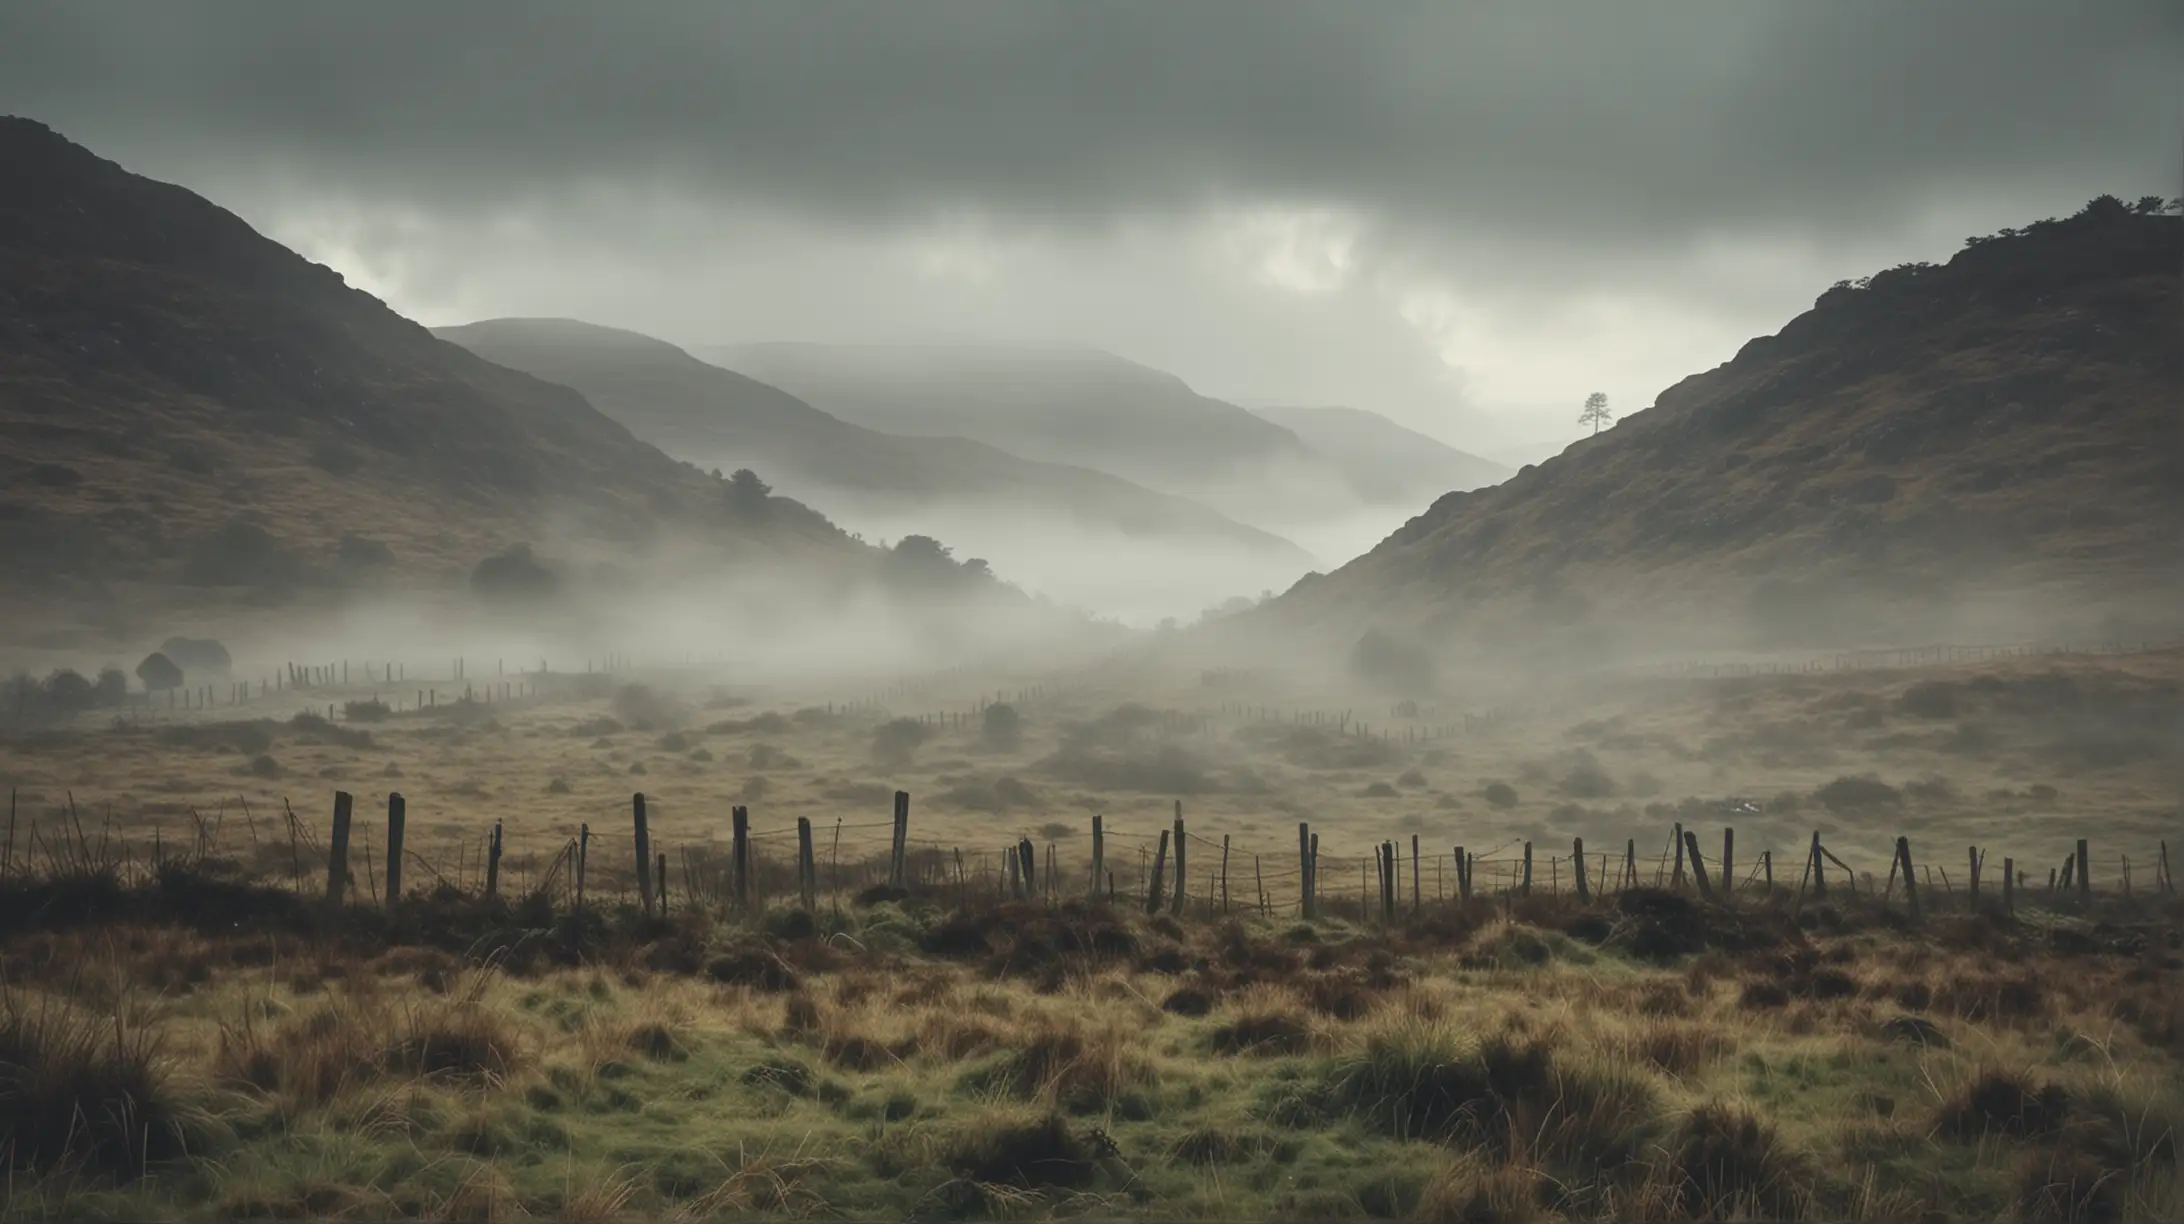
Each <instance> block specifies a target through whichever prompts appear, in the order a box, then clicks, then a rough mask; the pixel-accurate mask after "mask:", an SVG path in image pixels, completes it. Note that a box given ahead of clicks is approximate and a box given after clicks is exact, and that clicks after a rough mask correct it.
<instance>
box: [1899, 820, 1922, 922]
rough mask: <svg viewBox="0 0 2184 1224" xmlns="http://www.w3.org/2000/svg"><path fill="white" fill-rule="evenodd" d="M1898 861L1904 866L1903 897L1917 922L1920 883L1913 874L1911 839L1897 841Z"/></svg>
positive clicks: (1904, 838)
mask: <svg viewBox="0 0 2184 1224" xmlns="http://www.w3.org/2000/svg"><path fill="white" fill-rule="evenodd" d="M1896 861H1897V862H1898V863H1900V864H1902V865H1903V897H1904V900H1905V901H1906V902H1908V903H1909V904H1910V906H1911V917H1912V920H1913V921H1916V920H1917V919H1918V917H1919V883H1918V880H1917V879H1916V878H1915V877H1914V876H1913V875H1912V873H1911V839H1910V838H1908V837H1899V838H1897V839H1896Z"/></svg>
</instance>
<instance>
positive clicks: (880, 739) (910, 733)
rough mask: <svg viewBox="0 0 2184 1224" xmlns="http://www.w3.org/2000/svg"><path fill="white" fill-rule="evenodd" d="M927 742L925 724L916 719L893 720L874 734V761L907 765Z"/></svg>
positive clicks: (881, 725)
mask: <svg viewBox="0 0 2184 1224" xmlns="http://www.w3.org/2000/svg"><path fill="white" fill-rule="evenodd" d="M925 740H926V727H925V724H924V723H921V722H919V721H918V720H917V719H915V718H896V719H891V720H889V721H888V722H885V723H882V724H880V727H879V729H878V730H876V731H874V732H873V733H872V759H873V760H875V761H877V762H879V763H880V764H882V765H890V766H896V767H900V766H903V765H907V764H909V763H910V758H911V757H912V756H913V755H915V754H916V752H917V750H918V749H919V748H920V747H922V746H924V744H925Z"/></svg>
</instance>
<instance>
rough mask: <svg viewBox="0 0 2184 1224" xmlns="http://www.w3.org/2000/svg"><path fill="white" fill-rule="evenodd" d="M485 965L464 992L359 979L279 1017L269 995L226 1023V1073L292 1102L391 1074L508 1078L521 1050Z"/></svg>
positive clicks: (473, 1082)
mask: <svg viewBox="0 0 2184 1224" xmlns="http://www.w3.org/2000/svg"><path fill="white" fill-rule="evenodd" d="M485 980H486V979H485V977H484V975H482V974H481V975H479V976H478V978H477V980H476V981H475V982H473V983H472V984H470V985H468V986H466V987H465V988H464V989H462V990H460V991H459V992H453V993H450V994H448V995H427V996H424V997H422V998H408V999H403V1000H401V1001H398V1002H390V1001H388V1000H387V999H385V998H384V997H383V996H381V995H379V994H378V993H377V992H376V991H375V990H373V989H371V988H369V987H367V986H362V985H357V986H352V987H349V988H347V989H344V990H342V991H338V992H334V993H332V994H330V995H329V997H328V998H327V999H326V1001H325V1002H324V1003H323V1004H321V1005H320V1006H318V1007H317V1008H315V1009H313V1010H311V1011H309V1012H307V1013H304V1014H302V1015H301V1016H295V1017H290V1018H283V1019H274V1018H271V1017H269V1016H268V1015H267V1014H266V1013H267V1012H268V1010H269V1009H268V1008H267V1007H265V1006H264V1005H262V1004H261V1005H260V1006H258V1007H253V1008H247V1009H245V1010H244V1011H243V1013H242V1014H241V1016H240V1017H239V1018H237V1019H235V1020H233V1021H231V1022H229V1023H227V1024H224V1025H222V1026H221V1029H220V1035H219V1050H218V1056H217V1059H216V1066H217V1068H218V1070H219V1072H220V1074H221V1075H222V1077H223V1078H225V1079H227V1080H229V1081H231V1082H234V1083H237V1084H240V1085H244V1086H247V1087H249V1088H252V1089H255V1090H257V1091H258V1092H261V1093H264V1094H266V1095H269V1096H280V1097H285V1098H288V1099H289V1100H290V1101H291V1102H292V1103H293V1104H294V1105H297V1106H310V1105H322V1104H325V1103H327V1102H329V1101H332V1100H334V1099H335V1098H336V1097H338V1096H340V1095H342V1094H343V1093H344V1092H345V1091H347V1090H349V1089H351V1088H354V1087H360V1086H362V1085H365V1084H368V1083H371V1082H373V1081H376V1080H380V1079H385V1078H390V1077H397V1078H401V1077H406V1078H412V1079H423V1080H431V1081H434V1082H438V1083H445V1084H451V1085H458V1086H486V1085H491V1084H496V1083H499V1082H501V1081H502V1080H504V1079H506V1077H507V1076H508V1074H509V1073H510V1072H511V1071H512V1070H513V1069H514V1068H515V1066H516V1065H517V1062H518V1061H519V1058H520V1053H519V1050H520V1043H519V1041H518V1038H517V1036H516V1033H515V1030H514V1029H513V1027H512V1026H511V1025H510V1022H509V1020H508V1018H507V1017H506V1016H505V1015H504V1014H503V1013H502V1012H501V1011H499V1010H498V1009H496V1008H495V1007H493V1006H490V1005H489V1004H488V1003H487V1002H486V1001H485V999H484V998H483V997H482V995H483V992H484V986H485Z"/></svg>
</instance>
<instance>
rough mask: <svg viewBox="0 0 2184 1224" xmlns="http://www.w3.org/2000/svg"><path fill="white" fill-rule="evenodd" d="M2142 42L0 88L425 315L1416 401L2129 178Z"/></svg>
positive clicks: (515, 24)
mask: <svg viewBox="0 0 2184 1224" xmlns="http://www.w3.org/2000/svg"><path fill="white" fill-rule="evenodd" d="M2180 62H2184V8H2180V7H2179V6H2177V5H2176V4H2174V3H2170V2H2166V0H2143V2H2141V0H2098V2H2095V3H2086V4H2056V3H2053V2H2052V0H1949V2H1936V3H1920V4H1901V3H1887V2H1881V0H1856V2H1849V3H1823V4H1810V3H1788V2H1782V3H1739V4H1720V3H1710V2H1709V3H1686V2H1681V0H1677V2H1669V0H1655V2H1652V3H1646V4H1599V3H1571V2H1567V0H1529V2H1528V3H1525V4H1523V5H1496V6H1479V7H1473V6H1464V5H1454V4H1447V3H1394V2H1388V3H1374V4H1370V5H1341V4H1325V3H1315V4H1303V3H1272V4H1257V3H1255V4H1242V3H1234V4H1230V3H1213V4H1152V3H1139V4H1076V3H1059V2H1028V0H1027V2H1019V3H998V2H977V3H967V2H954V0H925V2H920V3H915V4H879V5H846V4H791V3H773V4H748V5H746V4H736V5H720V4H710V3H707V4H700V3H647V4H643V5H636V6H610V5H601V4H594V3H539V2H531V0H527V2H524V3H515V2H513V0H511V2H509V3H505V4H485V3H479V4H457V5H442V4H428V3H413V2H409V0H395V2H385V0H382V2H378V3H372V4H354V5H345V6H339V7H336V6H331V5H298V4H286V3H240V2H214V0H171V2H167V3H161V4H156V5H150V4H118V3H81V2H67V0H56V2H53V3H34V4H20V3H19V4H15V5H10V6H8V7H7V8H6V9H5V10H4V11H0V110H4V111H12V112H15V113H20V114H26V115H29V116H32V117H34V118H39V119H42V120H45V121H47V122H49V123H52V124H54V125H55V126H57V127H59V128H61V130H63V131H64V132H65V133H67V134H69V135H71V136H73V137H75V138H76V139H79V140H82V141H84V142H86V143H88V144H90V145H91V146H92V147H93V148H95V149H97V150H99V151H101V152H104V153H106V154H107V155H109V156H113V157H116V158H119V159H122V160H124V161H126V162H128V163H130V164H132V165H133V166H135V167H137V168H140V169H143V170H145V171H146V172H149V173H155V174H159V175H161V176H163V177H171V178H175V179H177V180H179V181H183V182H185V183H188V184H190V185H192V186H194V187H197V188H198V189H199V190H202V191H205V192H207V193H208V194H213V195H215V196H216V197H217V198H220V199H221V201H222V202H223V203H226V204H228V205H229V206H230V207H233V208H235V209H236V210H237V211H239V212H241V213H243V214H244V215H245V216H246V217H247V218H249V219H251V220H252V221H253V222H255V223H257V224H259V225H260V226H261V228H266V229H268V230H269V231H270V232H273V233H274V234H275V235H276V236H279V237H282V238H284V239H285V240H288V241H291V242H292V243H294V244H296V245H299V246H301V247H303V248H304V249H306V250H307V251H308V252H309V253H312V254H313V255H314V256H315V257H318V258H322V259H328V260H330V261H332V262H336V263H337V266H342V267H343V270H344V271H350V272H352V273H355V274H357V279H359V280H360V282H362V283H365V284H367V286H368V287H373V288H375V290H377V291H380V292H382V293H383V294H385V295H387V296H389V297H390V299H391V300H393V302H394V304H396V305H397V306H398V307H401V308H404V309H408V310H411V311H412V312H413V313H421V314H426V315H430V316H434V317H432V318H431V320H430V321H433V322H446V321H453V320H454V318H455V317H456V316H459V315H461V314H462V313H464V312H475V313H480V314H484V313H530V314H536V313H559V314H575V315H580V316H583V317H588V318H595V319H597V320H598V321H601V322H608V323H618V324H622V325H626V326H633V327H637V328H639V329H641V330H648V331H653V332H655V333H659V334H665V335H668V336H669V337H670V338H673V339H677V340H682V341H685V342H694V343H695V342H708V341H728V340H741V339H755V338H774V337H785V338H818V339H864V338H879V337H881V336H883V335H884V336H896V335H902V334H909V333H911V332H913V331H914V330H915V329H916V328H918V327H926V328H937V329H940V330H944V331H946V332H948V333H949V334H950V335H953V336H957V337H988V338H995V339H1023V340H1033V339H1036V340H1041V341H1051V340H1055V339H1065V338H1067V339H1075V340H1078V341H1081V342H1084V343H1091V344H1099V345H1104V346H1108V347H1114V348H1117V349H1120V350H1123V351H1124V352H1125V354H1126V355H1129V356H1133V357H1138V358H1140V359H1142V360H1147V361H1150V362H1153V363H1155V364H1163V365H1166V366H1168V367H1169V368H1173V369H1177V370H1178V372H1180V373H1183V374H1185V376H1186V377H1188V378H1190V379H1192V381H1194V382H1195V383H1198V384H1200V385H1201V386H1202V388H1203V389H1205V390H1207V391H1209V392H1210V393H1214V394H1234V395H1239V396H1250V397H1256V398H1262V399H1290V400H1299V399H1301V400H1305V401H1330V402H1331V401H1336V400H1342V401H1347V402H1352V403H1357V404H1359V405H1360V406H1364V407H1372V408H1381V409H1383V410H1387V411H1390V412H1391V413H1392V414H1395V415H1399V416H1407V417H1409V418H1410V419H1412V420H1414V421H1419V422H1421V423H1426V424H1429V425H1430V424H1432V423H1433V422H1432V421H1431V420H1429V419H1428V418H1431V417H1433V415H1434V414H1435V413H1436V412H1440V411H1443V410H1445V411H1446V412H1447V413H1456V412H1457V410H1458V409H1459V408H1460V407H1461V406H1464V405H1467V404H1468V405H1469V407H1470V408H1471V409H1473V410H1474V412H1475V413H1476V412H1477V411H1482V410H1484V411H1492V410H1501V411H1503V412H1505V413H1506V412H1509V411H1514V410H1519V409H1521V410H1523V411H1525V412H1543V411H1545V409H1544V408H1541V407H1540V406H1541V405H1549V404H1559V403H1562V402H1564V401H1570V402H1571V403H1573V404H1574V402H1575V400H1576V399H1581V398H1582V396H1583V393H1584V392H1585V391H1587V390H1590V389H1593V386H1594V384H1595V383H1599V384H1600V385H1606V386H1609V387H1610V389H1611V390H1613V391H1615V392H1616V393H1617V395H1618V397H1619V400H1620V401H1621V402H1624V403H1626V404H1628V406H1630V407H1636V406H1639V405H1641V404H1643V403H1644V402H1647V401H1648V400H1649V399H1650V397H1651V394H1652V393H1653V392H1654V391H1657V390H1658V389H1659V387H1660V385H1662V384H1663V383H1665V382H1666V381H1668V380H1670V379H1672V378H1673V377H1675V376H1676V375H1678V374H1681V373H1685V372H1689V371H1690V370H1691V369H1693V368H1697V367H1698V366H1702V365H1705V364H1711V363H1712V362H1713V361H1718V360H1721V359H1723V358H1726V357H1727V356H1728V352H1729V351H1733V347H1734V344H1735V343H1736V342H1738V341H1740V340H1741V339H1742V338H1743V337H1745V336H1748V335H1750V334H1753V333H1755V332H1759V331H1767V330H1772V329H1773V328H1774V327H1775V326H1778V325H1779V324H1780V323H1781V322H1782V321H1783V320H1784V319H1786V317H1787V315H1788V314H1789V313H1794V311H1795V310H1796V309H1797V308H1799V307H1800V306H1801V305H1802V304H1803V303H1804V302H1807V301H1809V300H1810V297H1811V295H1812V294H1813V293H1814V292H1816V291H1817V289H1819V288H1820V287H1823V286H1824V284H1825V283H1826V280H1827V279H1833V278H1834V277H1836V276H1843V275H1857V274H1859V273H1861V272H1865V271H1870V270H1872V262H1871V261H1875V260H1889V261H1893V260H1896V259H1901V258H1910V257H1925V258H1941V257H1945V256H1946V254H1947V253H1948V251H1949V250H1950V249H1952V248H1953V247H1954V245H1955V243H1956V242H1957V240H1959V239H1961V238H1962V237H1963V236H1964V235H1965V234H1967V233H1970V232H1974V231H1984V230H1987V229H1991V228H1994V227H1995V226H1998V225H2002V224H2013V223H2019V222H2022V221H2025V220H2028V219H2032V218H2034V217H2037V216H2042V215H2048V214H2050V213H2055V212H2062V211H2067V210H2069V209H2070V208H2072V207H2074V206H2075V205H2077V204H2079V203H2082V202H2083V201H2084V200H2085V198H2087V197H2088V196H2090V195H2092V194H2095V193H2098V192H2100V191H2118V192H2124V191H2144V192H2161V193H2163V194H2175V193H2176V190H2177V188H2176V179H2177V174H2178V156H2179V143H2178V141H2179V131H2178V115H2179V103H2180V101H2184V84H2180V79H2179V68H2178V65H2179V63H2180ZM548 259H550V260H552V261H553V267H551V268H550V269H546V268H541V267H540V266H539V264H540V261H542V260H548ZM1823 277H1824V278H1825V279H1819V278H1823ZM541 299H544V300H541ZM1216 312H1219V313H1216ZM1573 349H1582V350H1583V355H1581V356H1575V357H1573V356H1571V355H1570V354H1571V350H1573ZM1558 370H1559V372H1560V374H1561V377H1562V379H1564V380H1566V381H1561V380H1558V381H1556V382H1555V384H1554V385H1552V386H1539V385H1537V384H1539V383H1540V382H1541V381H1542V380H1543V379H1545V378H1547V377H1548V376H1549V375H1550V374H1553V373H1555V372H1557V371H1558ZM1557 411H1559V410H1557ZM1572 412H1573V413H1574V408H1573V409H1572ZM1466 421H1468V422H1470V425H1471V426H1477V425H1478V424H1479V420H1478V419H1477V418H1476V416H1475V415H1474V416H1473V417H1460V416H1449V417H1447V419H1446V420H1444V421H1443V422H1442V423H1443V424H1444V425H1448V424H1451V423H1453V424H1454V425H1455V426H1459V427H1463V426H1464V422H1466ZM1498 425H1499V426H1501V427H1503V428H1502V429H1501V432H1503V433H1506V434H1508V435H1510V436H1516V435H1520V434H1526V433H1528V432H1529V433H1537V432H1539V431H1540V430H1541V429H1555V428H1567V423H1566V422H1562V421H1561V420H1560V419H1559V417H1557V418H1548V417H1544V416H1542V417H1540V418H1539V420H1538V423H1537V424H1533V423H1532V422H1531V421H1530V420H1529V419H1527V420H1525V421H1522V422H1516V421H1513V419H1512V418H1509V417H1507V416H1506V415H1505V416H1504V417H1502V418H1500V419H1499V421H1498ZM1436 432H1440V433H1443V434H1444V435H1447V434H1449V433H1451V432H1461V429H1460V428H1456V429H1452V428H1441V429H1438V430H1436ZM1455 440H1456V441H1458V442H1459V444H1462V443H1463V442H1465V441H1468V440H1469V439H1465V438H1456V439H1455Z"/></svg>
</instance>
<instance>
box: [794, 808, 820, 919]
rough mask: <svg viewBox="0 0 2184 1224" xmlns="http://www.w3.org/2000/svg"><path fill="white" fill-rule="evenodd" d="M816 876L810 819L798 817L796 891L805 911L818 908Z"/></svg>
mask: <svg viewBox="0 0 2184 1224" xmlns="http://www.w3.org/2000/svg"><path fill="white" fill-rule="evenodd" d="M817 875H818V871H817V869H816V868H815V867H814V865H813V863H812V854H811V817H809V816H799V817H797V818H796V885H797V888H796V891H797V894H798V895H799V896H800V897H801V898H802V899H803V902H804V909H805V910H806V911H810V910H813V909H816V908H818V899H819V898H818V893H819V888H818V881H817V879H816V877H817Z"/></svg>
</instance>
